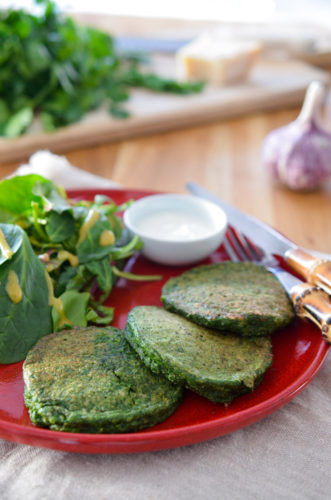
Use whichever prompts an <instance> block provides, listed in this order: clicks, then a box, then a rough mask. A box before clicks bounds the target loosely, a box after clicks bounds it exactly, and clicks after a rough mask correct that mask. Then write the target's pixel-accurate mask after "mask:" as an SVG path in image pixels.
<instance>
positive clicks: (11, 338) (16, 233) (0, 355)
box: [0, 224, 52, 363]
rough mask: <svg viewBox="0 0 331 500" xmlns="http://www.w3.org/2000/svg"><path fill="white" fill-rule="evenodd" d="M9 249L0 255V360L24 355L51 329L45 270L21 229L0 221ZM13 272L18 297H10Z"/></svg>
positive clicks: (21, 357) (18, 357)
mask: <svg viewBox="0 0 331 500" xmlns="http://www.w3.org/2000/svg"><path fill="white" fill-rule="evenodd" d="M0 227H1V230H2V232H3V235H4V237H5V240H6V241H7V243H8V245H9V247H10V248H11V249H12V251H13V255H12V256H11V257H6V256H5V255H4V252H3V251H2V255H1V259H0V363H15V362H17V361H21V360H22V359H24V358H25V356H26V354H27V353H28V351H29V350H30V349H31V347H32V346H33V345H34V344H35V343H36V342H37V340H39V338H41V337H43V336H44V335H47V334H48V333H50V332H51V331H52V318H51V308H50V306H49V304H48V287H47V282H46V278H45V270H44V268H43V266H42V264H41V263H40V262H39V260H38V258H37V257H36V255H35V253H34V251H33V249H32V247H31V244H30V242H29V239H28V237H27V235H26V234H25V232H24V231H23V230H22V229H21V228H20V227H19V226H16V225H12V224H0ZM11 276H14V278H15V280H16V281H17V286H18V289H19V290H21V292H22V296H21V298H20V300H18V299H15V301H13V298H10V297H9V295H10V289H9V288H8V281H9V280H10V277H11Z"/></svg>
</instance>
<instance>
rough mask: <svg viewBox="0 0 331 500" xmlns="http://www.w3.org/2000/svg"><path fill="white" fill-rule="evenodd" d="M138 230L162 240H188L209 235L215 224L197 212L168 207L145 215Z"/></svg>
mask: <svg viewBox="0 0 331 500" xmlns="http://www.w3.org/2000/svg"><path fill="white" fill-rule="evenodd" d="M137 230H138V231H140V232H141V233H143V234H144V235H146V236H150V237H151V238H157V239H160V240H172V241H187V240H195V239H197V238H204V237H205V236H208V235H209V234H210V233H211V232H212V230H213V226H212V225H211V224H210V221H208V220H206V218H203V217H200V216H199V215H197V214H196V213H189V212H186V211H185V212H184V211H183V212H179V211H175V210H171V209H168V210H162V211H156V212H154V213H150V214H147V215H145V217H144V218H142V219H141V220H139V221H138V222H137Z"/></svg>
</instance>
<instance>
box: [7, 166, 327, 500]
mask: <svg viewBox="0 0 331 500" xmlns="http://www.w3.org/2000/svg"><path fill="white" fill-rule="evenodd" d="M44 159H45V157H44ZM53 160H54V158H53ZM65 177H70V173H68V171H67V170H66V174H65ZM89 182H91V179H89ZM63 184H65V183H63ZM90 187H92V185H90ZM330 387H331V361H330V359H328V360H327V361H326V363H325V365H324V367H323V368H322V370H321V371H320V373H319V374H318V375H317V376H316V377H315V379H314V380H313V381H312V382H311V384H310V385H309V386H308V387H307V388H306V389H305V390H304V391H303V392H301V393H300V394H299V395H298V396H297V397H296V398H295V399H294V400H293V401H292V402H290V403H288V404H287V405H286V406H284V407H283V408H281V409H280V410H278V411H277V412H275V413H273V414H272V415H270V416H268V417H267V418H265V419H263V420H261V421H260V422H257V423H255V424H254V425H251V426H250V427H246V428H244V429H241V430H239V431H237V432H234V433H232V434H229V435H226V436H223V437H220V438H217V439H214V440H212V441H208V442H204V443H199V444H195V445H191V446H187V447H184V448H177V449H173V450H164V451H158V452H151V453H141V454H129V455H85V454H72V453H67V452H58V451H52V450H47V449H42V448H34V447H30V446H25V445H19V444H15V443H11V442H7V441H4V440H1V439H0V460H1V462H0V499H1V500H16V499H24V500H48V499H50V500H53V499H54V500H75V499H78V500H85V499H93V500H102V499H112V500H117V499H125V500H140V499H141V500H168V499H171V500H195V499H199V500H200V499H206V500H213V499H222V500H242V499H243V500H246V499H247V500H250V499H252V500H253V499H254V500H274V499H277V500H278V499H286V500H294V499H296V500H301V499H311V500H318V499H329V498H331V473H330V471H331V448H330V443H331V426H330V421H331V397H330Z"/></svg>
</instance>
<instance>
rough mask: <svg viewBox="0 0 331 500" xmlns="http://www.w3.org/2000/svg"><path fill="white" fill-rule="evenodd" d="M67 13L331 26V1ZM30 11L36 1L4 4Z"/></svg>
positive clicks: (205, 3)
mask: <svg viewBox="0 0 331 500" xmlns="http://www.w3.org/2000/svg"><path fill="white" fill-rule="evenodd" d="M57 4H58V5H59V7H61V8H62V9H64V10H66V11H69V12H70V11H71V12H72V11H79V12H97V13H108V14H115V15H137V16H151V17H177V18H187V19H209V20H210V19H212V20H223V21H247V22H252V21H255V22H257V21H280V20H287V21H305V22H313V23H320V24H323V25H329V26H330V28H331V0H166V1H165V2H160V1H157V0H120V1H118V0H92V1H91V0H57ZM0 5H1V7H7V6H24V7H28V8H30V7H31V5H33V0H0Z"/></svg>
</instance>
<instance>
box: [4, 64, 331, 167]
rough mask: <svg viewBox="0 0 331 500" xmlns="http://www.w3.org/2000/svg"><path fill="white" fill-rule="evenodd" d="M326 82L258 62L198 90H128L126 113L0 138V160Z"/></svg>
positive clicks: (264, 104) (269, 101) (269, 99)
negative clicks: (243, 77)
mask: <svg viewBox="0 0 331 500" xmlns="http://www.w3.org/2000/svg"><path fill="white" fill-rule="evenodd" d="M153 65H154V69H155V70H156V71H158V72H159V73H162V74H163V75H167V76H172V75H174V74H175V64H174V59H173V58H172V57H171V56H165V55H159V56H156V57H155V58H154V61H153ZM315 79H317V80H320V81H322V82H325V83H328V82H329V75H328V73H326V72H324V71H323V70H321V69H318V68H315V67H313V66H310V65H308V64H306V63H303V62H299V61H294V60H288V61H270V60H268V61H260V62H258V63H257V64H256V66H255V67H254V69H253V71H252V73H251V75H250V78H249V79H248V80H247V81H246V82H244V83H241V84H238V85H233V86H229V87H212V86H207V87H206V88H205V89H204V91H203V92H202V93H200V94H195V95H189V96H174V95H165V94H155V93H151V92H148V91H145V90H140V89H139V90H138V89H137V90H134V91H133V92H132V94H131V99H130V101H129V102H128V103H127V105H126V107H127V109H129V111H130V112H131V117H130V118H128V119H125V120H123V119H122V120H121V119H115V118H113V117H111V116H110V115H109V114H108V113H107V111H106V110H103V109H100V110H98V111H95V112H93V113H90V114H88V115H87V116H86V117H85V118H84V120H82V121H81V122H79V123H77V124H74V125H70V126H67V127H64V128H62V129H59V130H58V131H56V132H53V133H45V132H43V131H42V130H41V128H40V125H39V124H38V122H36V123H34V125H33V126H32V128H31V130H30V131H29V133H27V134H25V135H24V136H22V137H19V138H17V139H11V140H10V139H4V138H0V163H6V162H10V161H18V160H24V159H26V158H27V157H28V156H29V155H31V154H32V153H34V152H35V151H36V150H38V149H49V150H51V151H52V152H65V151H69V150H71V149H74V148H76V147H81V146H82V144H84V146H88V145H94V144H101V143H107V142H112V141H118V140H121V139H127V138H130V137H136V136H139V135H143V134H152V133H155V132H161V131H166V130H171V129H176V128H180V127H187V126H192V125H195V124H199V123H203V122H207V121H211V120H221V119H225V118H231V117H235V116H239V115H243V114H245V113H252V112H259V111H267V110H273V109H277V108H279V109H281V108H285V107H289V106H296V105H299V104H301V102H302V99H303V96H304V94H305V91H306V88H307V86H308V85H309V83H310V82H311V81H312V80H315Z"/></svg>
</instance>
